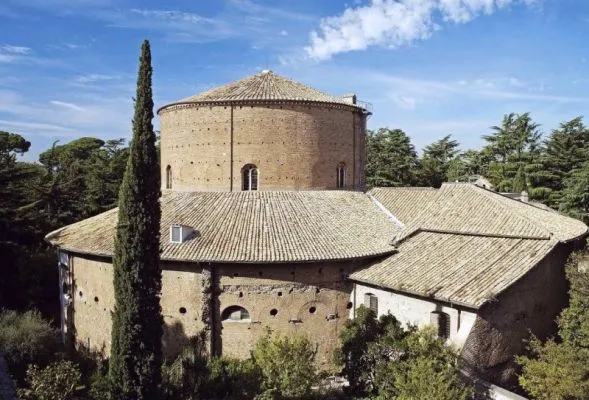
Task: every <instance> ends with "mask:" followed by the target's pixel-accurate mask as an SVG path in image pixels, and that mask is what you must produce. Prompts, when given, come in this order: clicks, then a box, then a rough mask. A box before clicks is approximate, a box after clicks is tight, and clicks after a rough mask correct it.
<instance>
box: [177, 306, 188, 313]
mask: <svg viewBox="0 0 589 400" xmlns="http://www.w3.org/2000/svg"><path fill="white" fill-rule="evenodd" d="M178 311H180V314H186V308H184V307H180V310H178Z"/></svg>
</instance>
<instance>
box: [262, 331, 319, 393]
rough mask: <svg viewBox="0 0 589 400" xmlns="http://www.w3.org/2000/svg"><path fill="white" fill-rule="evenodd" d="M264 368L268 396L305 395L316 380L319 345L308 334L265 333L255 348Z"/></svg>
mask: <svg viewBox="0 0 589 400" xmlns="http://www.w3.org/2000/svg"><path fill="white" fill-rule="evenodd" d="M252 357H253V359H254V362H255V363H256V365H257V366H258V367H259V368H260V370H261V372H262V377H263V382H262V391H263V392H266V397H268V396H271V398H277V399H285V400H286V399H302V398H305V397H307V396H309V395H310V394H311V386H312V385H313V384H315V383H316V379H317V376H316V373H315V366H314V364H313V360H314V358H315V349H314V346H313V345H312V344H311V342H310V341H309V339H307V338H306V337H304V336H281V335H278V334H274V335H270V334H268V335H266V336H263V337H262V338H261V339H260V340H259V341H258V342H257V343H256V346H255V348H254V350H253V352H252Z"/></svg>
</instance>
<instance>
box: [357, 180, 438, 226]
mask: <svg viewBox="0 0 589 400" xmlns="http://www.w3.org/2000/svg"><path fill="white" fill-rule="evenodd" d="M368 194H369V195H370V196H373V197H374V198H375V199H376V200H377V201H378V202H379V203H381V204H382V205H383V206H384V207H386V208H387V209H388V210H389V211H390V212H391V213H392V214H393V215H394V216H395V217H397V219H398V220H399V221H401V223H403V224H407V223H409V222H411V221H413V220H414V219H415V218H416V217H417V216H418V215H419V214H420V213H421V211H423V209H424V207H427V205H429V203H430V202H431V201H433V200H434V199H435V198H436V197H437V196H438V194H439V193H438V190H436V189H434V188H425V187H394V188H374V189H372V190H370V191H369V192H368Z"/></svg>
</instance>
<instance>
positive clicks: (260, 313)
mask: <svg viewBox="0 0 589 400" xmlns="http://www.w3.org/2000/svg"><path fill="white" fill-rule="evenodd" d="M71 265H72V273H73V294H74V296H73V301H72V305H71V306H70V307H71V308H70V310H71V316H72V319H70V321H72V322H71V323H72V325H73V326H70V332H72V333H73V335H74V339H75V342H77V343H78V344H82V345H84V346H87V347H89V348H91V349H94V350H99V351H102V352H103V353H104V354H105V355H108V353H109V351H110V334H111V313H112V311H113V307H114V294H113V282H112V279H113V276H112V266H111V264H110V261H105V260H101V259H98V258H93V257H88V256H78V255H74V256H72V261H71ZM357 266H358V264H355V263H351V262H323V263H310V264H260V265H252V264H217V265H207V266H206V268H205V270H206V271H207V273H206V274H205V275H206V276H209V278H207V279H203V277H204V276H205V275H203V273H202V271H203V269H202V268H201V266H199V264H197V263H194V264H183V263H171V262H164V264H163V268H164V270H163V273H162V297H161V305H162V313H163V316H164V322H165V323H166V329H165V334H164V337H163V343H164V353H165V354H166V355H167V356H174V355H175V354H176V353H177V352H178V350H180V348H181V347H182V345H183V344H184V342H185V340H186V339H187V338H188V337H190V336H194V335H196V334H197V333H198V332H199V331H201V330H203V329H204V323H203V322H202V320H203V312H205V311H210V312H211V314H212V315H211V316H208V317H207V316H206V315H205V316H204V319H205V320H210V321H212V322H213V325H214V326H213V327H212V329H211V330H210V336H211V337H212V339H211V343H213V344H214V345H215V351H216V353H217V354H225V355H230V356H235V357H247V356H249V352H250V349H251V348H253V345H254V344H255V342H256V341H257V340H258V338H259V337H260V335H264V334H266V332H267V331H268V329H269V330H270V331H273V332H279V333H283V334H289V333H302V334H306V335H307V336H308V337H309V338H310V339H311V340H312V341H313V342H315V343H316V346H317V362H318V364H319V365H322V366H327V365H329V364H330V363H331V360H332V353H333V350H334V349H335V347H336V346H337V345H338V343H339V332H340V329H341V328H342V327H343V324H344V322H345V321H346V320H347V317H348V313H349V310H350V308H351V306H352V304H351V303H350V302H349V299H350V293H351V284H350V283H347V282H345V280H344V277H345V276H346V275H347V274H349V273H350V271H352V270H353V269H354V268H355V267H357ZM211 272H212V273H213V275H214V276H216V277H217V278H215V279H212V278H210V274H211ZM206 282H211V283H213V284H214V285H215V286H217V287H216V288H212V290H211V294H212V295H208V296H203V294H202V293H203V287H208V285H209V284H208V283H207V284H205V283H206ZM205 302H212V304H211V306H210V307H205V306H204V305H205ZM230 306H240V307H243V308H245V309H246V310H247V311H248V312H249V315H250V320H249V321H247V322H232V321H221V318H220V317H221V314H222V312H223V310H225V309H226V308H227V307H230ZM273 310H274V311H273Z"/></svg>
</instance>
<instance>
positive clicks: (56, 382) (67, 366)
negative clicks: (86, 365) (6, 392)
mask: <svg viewBox="0 0 589 400" xmlns="http://www.w3.org/2000/svg"><path fill="white" fill-rule="evenodd" d="M81 378H82V374H81V373H80V369H79V368H78V366H77V365H76V364H74V363H72V362H71V361H58V362H56V363H53V364H50V365H49V366H47V367H45V368H43V369H39V367H37V366H36V365H31V366H29V368H28V369H27V382H28V383H29V386H30V389H25V390H22V389H21V390H19V396H20V397H21V399H23V400H24V399H26V400H29V399H30V400H71V399H73V397H74V393H75V392H76V391H77V390H78V389H79V385H80V380H81Z"/></svg>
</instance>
